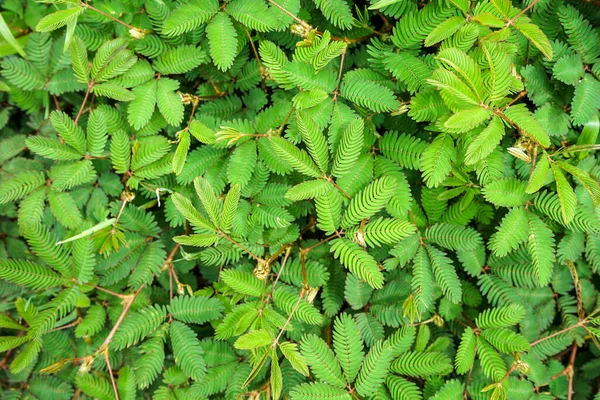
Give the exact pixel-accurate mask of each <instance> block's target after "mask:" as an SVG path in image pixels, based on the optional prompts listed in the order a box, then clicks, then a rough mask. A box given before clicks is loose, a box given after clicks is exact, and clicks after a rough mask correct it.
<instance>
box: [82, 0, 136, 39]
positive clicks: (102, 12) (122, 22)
mask: <svg viewBox="0 0 600 400" xmlns="http://www.w3.org/2000/svg"><path fill="white" fill-rule="evenodd" d="M79 5H80V6H82V7H85V8H89V9H90V10H92V11H95V12H97V13H98V14H101V15H104V16H105V17H106V18H108V19H112V20H113V21H115V22H117V23H119V24H121V25H123V26H126V27H128V28H129V29H133V30H135V31H138V32H143V29H140V28H136V27H135V26H133V25H129V24H128V23H126V22H124V21H121V20H120V19H119V18H115V17H113V16H112V15H110V14H107V13H105V12H104V11H101V10H98V9H97V8H96V7H92V6H90V5H89V4H87V3H83V2H81V3H79Z"/></svg>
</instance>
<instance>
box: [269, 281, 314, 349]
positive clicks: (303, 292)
mask: <svg viewBox="0 0 600 400" xmlns="http://www.w3.org/2000/svg"><path fill="white" fill-rule="evenodd" d="M305 294H306V289H304V288H302V290H301V291H300V296H298V301H296V304H295V305H294V308H293V309H292V312H291V313H290V315H289V317H288V318H287V320H285V324H283V327H282V328H281V330H280V331H279V334H278V335H277V337H276V338H275V340H274V341H273V344H272V345H271V348H272V349H274V348H275V347H277V345H278V344H279V339H280V338H281V335H283V332H284V331H285V328H287V326H288V324H289V323H290V321H291V320H292V317H293V316H294V314H295V313H296V311H297V310H298V307H300V302H301V301H302V299H303V298H304V295H305Z"/></svg>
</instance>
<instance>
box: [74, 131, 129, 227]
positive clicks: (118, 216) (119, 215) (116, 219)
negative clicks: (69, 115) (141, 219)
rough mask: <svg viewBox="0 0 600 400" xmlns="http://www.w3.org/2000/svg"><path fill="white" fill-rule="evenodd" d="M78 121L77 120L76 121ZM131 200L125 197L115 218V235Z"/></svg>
mask: <svg viewBox="0 0 600 400" xmlns="http://www.w3.org/2000/svg"><path fill="white" fill-rule="evenodd" d="M75 123H77V122H75ZM128 202H129V200H127V199H125V200H123V204H121V209H120V210H119V214H118V215H117V218H115V222H114V224H113V228H112V234H113V235H114V234H115V232H116V230H117V224H118V223H119V219H121V215H122V214H123V211H124V210H125V206H126V205H127V203H128Z"/></svg>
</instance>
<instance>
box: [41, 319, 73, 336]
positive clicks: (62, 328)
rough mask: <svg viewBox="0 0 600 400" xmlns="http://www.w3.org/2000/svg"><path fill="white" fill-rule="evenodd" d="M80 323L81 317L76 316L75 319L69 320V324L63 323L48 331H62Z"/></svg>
mask: <svg viewBox="0 0 600 400" xmlns="http://www.w3.org/2000/svg"><path fill="white" fill-rule="evenodd" d="M80 323H81V318H77V319H76V320H75V321H73V322H71V323H70V324H67V325H63V326H60V327H58V328H54V329H51V330H49V331H48V333H50V332H56V331H62V330H65V329H69V328H72V327H74V326H77V325H79V324H80Z"/></svg>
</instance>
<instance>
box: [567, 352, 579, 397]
mask: <svg viewBox="0 0 600 400" xmlns="http://www.w3.org/2000/svg"><path fill="white" fill-rule="evenodd" d="M575 357H577V344H574V345H573V349H572V350H571V357H569V365H568V366H567V369H568V371H567V376H568V377H569V391H568V393H567V400H572V399H573V376H574V375H575V368H574V367H575Z"/></svg>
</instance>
